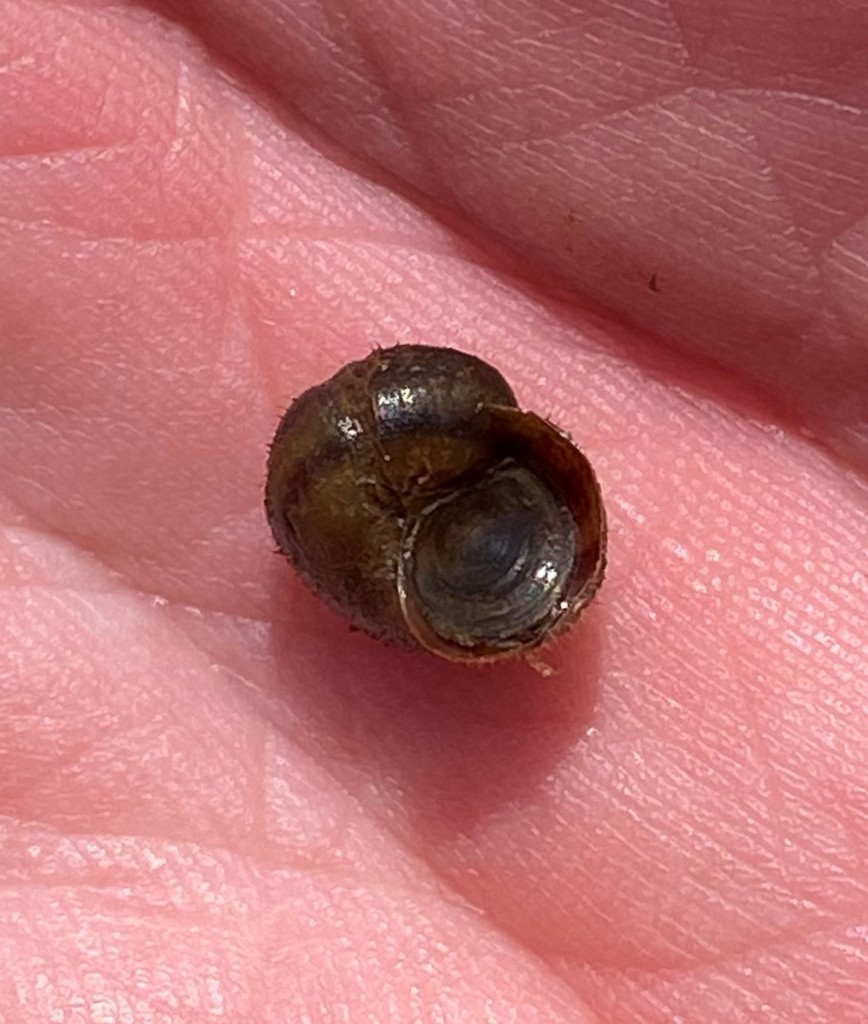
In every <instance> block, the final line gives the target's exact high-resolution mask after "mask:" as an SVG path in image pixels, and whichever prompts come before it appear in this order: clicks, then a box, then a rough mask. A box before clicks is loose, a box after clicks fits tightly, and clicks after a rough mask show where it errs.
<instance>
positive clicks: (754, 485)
mask: <svg viewBox="0 0 868 1024" xmlns="http://www.w3.org/2000/svg"><path fill="white" fill-rule="evenodd" d="M173 11H174V14H175V15H176V16H177V19H178V22H177V23H174V22H172V21H170V20H169V19H168V18H167V17H162V16H157V15H155V14H153V13H151V12H150V11H149V10H148V9H145V8H140V7H131V6H128V7H115V6H107V5H103V4H97V3H82V4H80V5H79V6H67V5H58V4H52V3H35V2H33V0H26V2H25V0H3V24H4V25H5V26H6V27H7V28H6V32H5V40H6V46H7V51H8V52H7V53H6V54H5V55H4V58H3V64H4V75H3V78H2V79H0V81H2V83H3V84H2V86H0V88H2V89H3V92H4V94H5V95H6V97H8V98H11V100H12V101H13V102H7V103H6V104H4V105H3V110H2V112H0V114H2V122H0V123H2V138H3V142H4V150H3V152H4V160H3V162H2V164H0V196H2V199H3V204H4V209H3V220H2V222H0V238H2V245H3V249H4V252H3V259H2V264H0V265H2V268H3V270H2V275H3V277H2V281H3V284H2V287H3V298H2V302H0V309H2V315H3V321H4V322H3V328H2V331H0V515H2V523H3V531H2V534H0V602H2V604H0V652H2V653H0V665H2V668H0V701H2V703H0V757H2V761H0V779H2V782H0V787H2V790H0V792H2V809H3V814H4V817H3V826H2V828H3V833H2V845H0V857H2V860H0V863H2V871H3V878H4V882H5V885H4V889H3V894H2V896H0V915H2V916H0V920H2V928H0V950H2V956H0V963H2V964H3V965H4V969H3V971H2V972H0V1008H2V1012H0V1019H3V1020H4V1021H5V1020H8V1021H14V1022H18V1021H21V1022H31V1021H33V1022H35V1021H40V1022H41V1021H46V1020H64V1021H70V1020H72V1021H79V1020H80V1021H97V1020H99V1021H126V1020H133V1021H136V1022H140V1021H142V1022H150V1021H172V1022H178V1024H188V1022H198V1021H203V1020H212V1019H214V1018H215V1017H216V1018H218V1019H219V1018H220V1017H221V1016H222V1017H223V1018H224V1019H226V1020H229V1021H244V1022H248V1021H257V1020H262V1021H269V1022H273V1021H307V1020H311V1021H314V1020H315V1021H318V1022H320V1021H321V1022H332V1021H334V1022H337V1021H353V1022H358V1021H377V1022H384V1024H385V1022H401V1024H406V1022H408V1021H415V1020H420V1021H432V1022H433V1021H449V1022H453V1021H455V1022H457V1021H461V1022H465V1021H467V1022H474V1024H475V1022H481V1021H491V1022H501V1021H515V1020H518V1021H521V1022H522V1024H527V1022H535V1021H539V1022H545V1024H558V1022H567V1021H569V1022H571V1024H578V1022H581V1024H585V1022H591V1021H596V1022H598V1024H614V1022H617V1024H630V1022H642V1024H662V1022H674V1021H679V1022H683V1024H699V1022H702V1024H708V1022H714V1024H716V1022H723V1021H726V1022H727V1024H730V1022H736V1024H741V1022H755V1021H763V1022H764V1024H803V1022H804V1024H807V1022H810V1024H822V1022H835V1024H856V1022H857V1021H861V1020H862V1019H863V1017H864V1005H865V1003H866V1000H868V952H866V935H865V917H866V881H868V871H866V863H865V854H864V850H865V848H866V838H868V795H866V782H865V764H866V753H868V742H866V733H868V718H866V713H865V712H866V703H868V652H866V636H868V630H866V619H868V607H866V606H868V601H866V576H865V572H866V566H865V561H866V559H865V551H866V543H868V525H866V489H865V468H866V464H868V449H866V444H865V422H866V411H868V410H866V405H865V403H866V391H868V389H866V387H865V380H866V363H868V355H866V347H865V343H864V337H865V324H866V322H868V317H866V302H868V299H866V296H868V287H866V283H868V282H866V277H868V270H866V267H868V261H866V251H868V249H866V232H865V223H866V221H865V216H864V210H865V206H866V203H865V199H866V196H865V193H866V189H868V175H866V173H865V167H866V161H868V121H866V115H865V106H866V102H868V77H866V75H865V74H864V70H863V69H862V68H861V66H860V61H864V52H865V47H866V42H868V23H866V21H865V14H864V11H862V10H860V9H859V8H858V7H853V8H852V9H851V8H848V7H847V6H846V5H843V4H842V5H840V6H839V8H838V9H836V10H835V11H830V10H829V7H828V5H827V4H823V5H822V6H820V5H814V6H812V7H804V8H802V9H800V10H794V9H793V5H786V6H782V5H779V4H776V3H775V2H774V0H766V3H765V4H762V3H757V2H756V0H754V2H752V3H751V4H744V5H742V4H737V3H736V0H729V2H728V3H725V4H724V3H720V4H716V5H709V4H708V2H707V0H693V3H692V4H681V5H678V6H677V7H676V6H674V5H671V6H669V7H665V8H661V7H658V6H655V5H651V4H649V5H640V4H639V3H632V4H630V5H628V6H627V7H626V8H625V7H624V6H623V5H622V6H619V5H615V4H612V5H609V4H606V3H600V4H595V5H592V7H591V8H588V9H583V10H570V9H568V8H567V7H565V6H563V5H556V4H554V3H551V2H547V3H537V4H532V5H528V6H524V7H523V6H521V5H519V4H512V5H507V6H506V7H504V6H502V5H501V6H498V7H497V8H496V10H495V9H494V8H491V9H490V10H488V9H486V7H485V5H483V6H482V7H480V8H479V9H478V10H473V11H464V12H463V13H458V14H448V13H445V12H444V11H443V9H442V8H441V7H440V6H439V5H434V4H431V5H427V4H423V5H418V4H397V3H392V4H370V3H369V4H366V5H364V9H363V11H362V12H361V13H356V12H355V11H354V9H353V8H351V7H348V6H347V5H331V6H326V7H313V6H310V5H303V4H297V5H292V4H287V3H278V2H277V0H271V2H264V0H260V2H257V3H246V4H238V3H231V2H229V0H208V2H207V3H206V2H204V0H202V2H200V3H196V2H188V3H181V2H180V0H179V2H177V3H175V4H174V6H173ZM777 12H779V13H777ZM200 40H201V41H200ZM818 54H820V55H822V58H821V59H818V58H817V55H818ZM235 62H238V64H236V63H235ZM238 65H240V66H242V67H243V68H245V69H246V71H244V73H243V75H242V78H243V81H241V82H240V83H239V82H238V81H236V80H235V77H236V75H235V73H236V72H237V71H238ZM246 75H249V76H250V77H249V78H247V77H244V76H246ZM411 341H412V342H429V343H432V342H433V343H443V344H452V345H455V346H457V347H460V348H465V349H468V350H472V351H476V352H478V353H479V354H480V355H482V356H483V357H485V358H487V359H489V360H490V361H492V362H494V363H495V364H496V365H497V366H498V367H499V368H500V369H501V370H502V371H503V372H504V373H505V375H506V376H507V377H508V379H509V380H510V382H511V383H513V384H514V385H515V387H516V390H517V392H518V393H519V397H520V399H521V401H522V403H523V404H524V405H525V406H527V407H531V408H535V409H537V410H538V411H540V412H543V413H545V414H547V415H549V416H550V417H551V418H552V419H553V420H554V421H555V422H557V423H558V424H560V425H562V426H563V427H565V428H566V429H568V430H569V431H570V432H571V433H572V434H573V435H574V436H575V438H576V440H577V441H578V443H579V444H580V445H581V446H582V447H583V448H584V449H586V450H587V451H588V453H589V455H590V457H591V459H592V461H593V463H594V466H595V467H596V469H597V471H598V473H599V476H600V479H601V483H602V485H603V488H604V494H605V497H606V501H607V508H608V511H609V516H610V571H609V576H608V579H607V581H606V583H605V585H604V587H603V590H602V591H601V594H600V596H599V597H598V598H597V600H596V601H595V603H594V605H593V607H592V609H591V610H590V611H589V612H588V614H587V616H586V618H585V620H583V622H582V623H581V624H580V625H579V626H578V627H577V629H576V630H575V631H574V632H573V633H571V634H570V635H569V636H568V637H567V638H565V639H564V640H563V641H562V642H561V643H560V644H559V645H558V646H557V648H556V649H555V653H554V655H553V657H554V658H556V660H557V667H558V669H559V671H558V672H557V673H556V674H555V675H554V676H553V677H552V678H550V679H541V678H539V677H537V676H536V675H534V674H533V673H532V672H531V671H530V670H528V669H526V668H524V667H522V666H514V667H510V668H507V669H504V668H499V667H496V668H493V669H490V670H486V671H483V672H471V671H468V670H466V669H459V668H453V667H449V666H444V665H442V664H440V663H439V662H436V661H435V660H433V659H431V658H426V657H424V656H421V655H419V656H411V655H408V654H405V653H402V652H396V651H392V650H388V649H385V648H382V647H380V646H378V645H377V644H375V643H374V642H372V641H370V640H368V639H367V638H365V637H362V636H358V635H350V634H348V632H347V629H346V627H345V625H344V624H343V623H342V622H341V621H340V620H338V619H337V618H336V617H334V616H332V615H331V613H330V612H328V611H327V610H326V609H324V608H323V607H322V606H321V605H320V604H319V603H318V602H316V601H315V600H314V599H313V598H311V596H310V595H309V594H308V593H307V592H306V591H305V589H304V588H303V586H302V585H301V584H300V583H299V582H298V581H297V580H296V579H295V578H294V576H293V575H292V573H291V571H290V570H289V569H288V567H287V566H286V565H285V564H284V563H283V562H282V561H281V560H279V559H277V558H275V557H274V555H273V554H272V553H271V541H270V537H269V534H268V530H267V526H266V524H265V521H264V516H263V512H262V507H261V495H262V484H263V474H264V459H265V444H266V443H267V441H268V439H269V438H270V436H271V433H272V430H273V428H274V425H275V424H276V422H277V419H278V417H279V416H280V414H281V412H282V410H283V408H284V407H285V406H286V404H287V403H288V401H289V400H290V398H291V397H292V396H293V395H294V394H295V393H297V392H298V391H300V390H301V389H302V388H304V387H306V386H308V385H310V384H312V383H315V382H317V381H319V380H321V379H322V378H323V377H325V376H326V375H328V374H329V373H331V372H333V371H334V370H335V369H336V368H337V367H338V366H339V365H341V364H342V363H343V362H345V361H346V360H348V359H350V358H356V357H359V356H361V355H363V354H364V353H366V352H367V351H369V350H370V349H371V348H372V347H373V346H374V345H378V344H379V345H388V344H393V343H397V342H411ZM4 1015H5V1016H4Z"/></svg>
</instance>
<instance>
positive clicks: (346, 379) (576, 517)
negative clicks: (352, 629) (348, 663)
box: [265, 345, 606, 662]
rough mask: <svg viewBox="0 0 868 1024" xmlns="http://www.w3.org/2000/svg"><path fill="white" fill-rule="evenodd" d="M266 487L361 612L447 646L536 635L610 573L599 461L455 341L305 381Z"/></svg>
mask: <svg viewBox="0 0 868 1024" xmlns="http://www.w3.org/2000/svg"><path fill="white" fill-rule="evenodd" d="M265 505H266V512H267V515H268V521H269V523H270V525H271V530H272V532H273V534H274V537H275V539H276V541H277V544H278V547H279V549H280V551H281V552H282V553H283V554H284V555H286V556H287V557H288V558H289V560H290V561H291V562H292V563H293V564H294V566H295V568H296V569H297V571H298V572H299V573H300V575H301V576H302V578H303V579H304V580H305V581H306V582H307V584H308V585H309V586H310V587H311V589H313V590H314V591H316V592H317V593H318V594H320V596H321V597H323V598H324V599H325V600H326V601H327V602H328V603H329V604H331V605H332V606H333V607H334V608H336V609H338V610H339V611H340V612H342V613H343V615H344V616H345V617H346V618H347V619H348V620H349V621H350V622H351V623H352V624H353V625H355V626H356V627H358V628H360V629H362V630H364V631H365V632H367V633H369V634H371V635H372V636H374V637H378V638H380V639H382V640H384V641H386V642H388V643H392V644H397V645H400V646H403V647H409V648H420V647H421V648H424V649H426V650H428V651H431V652H433V653H434V654H438V655H440V656H441V657H444V658H448V659H450V660H452V661H464V662H485V661H494V660H497V659H501V658H509V657H515V656H519V655H521V654H523V653H528V652H530V651H532V650H534V649H535V648H537V647H539V646H540V645H541V644H543V643H545V642H546V641H547V640H548V639H549V638H550V637H553V636H555V635H557V634H558V633H561V632H563V631H564V630H565V629H566V628H567V627H568V626H570V625H571V624H572V623H573V622H574V621H575V619H576V618H577V617H578V615H579V613H580V612H581V611H582V609H583V608H585V607H586V605H587V604H588V603H589V602H590V600H591V599H592V598H593V596H594V594H595V593H596V591H597V589H598V587H599V586H600V583H601V582H602V579H603V570H604V565H605V546H606V523H605V512H604V509H603V502H602V497H601V494H600V488H599V485H598V483H597V479H596V476H595V475H594V471H593V469H592V468H591V465H590V463H589V462H588V460H587V459H586V458H585V456H584V455H583V454H582V453H581V452H580V451H579V449H578V448H576V447H575V445H573V443H572V442H571V441H570V439H569V438H568V437H567V436H566V435H565V434H563V433H562V432H561V431H559V430H558V429H557V428H556V427H554V426H552V425H551V424H550V423H549V422H547V421H546V420H544V419H543V418H542V417H540V416H538V415H536V414H535V413H532V412H524V411H522V410H521V409H519V408H518V405H517V402H516V399H515V395H514V394H513V392H512V389H511V388H510V387H509V385H508V384H507V383H506V381H505V380H504V378H503V377H502V376H501V374H500V373H499V372H498V371H497V370H495V369H494V367H492V366H489V365H488V364H487V363H485V362H483V361H482V360H481V359H478V358H476V357H475V356H472V355H468V354H466V353H464V352H459V351H457V350H455V349H451V348H438V347H433V346H427V345H399V346H396V347H394V348H389V349H380V350H377V351H375V352H372V353H371V354H370V355H369V356H367V357H366V358H365V359H361V360H359V361H358V362H354V363H350V364H348V365H347V366H345V367H344V368H343V369H342V370H339V371H338V372H337V373H336V374H335V375H334V376H333V377H331V378H330V379H329V380H327V381H325V382H324V383H322V384H320V385H318V386H316V387H312V388H310V389H309V390H308V391H305V392H304V393H303V394H302V395H301V396H300V397H298V398H297V399H296V400H295V401H294V402H293V403H292V405H291V406H290V407H289V409H288V410H287V412H286V413H285V415H284V416H283V419H282V420H281V421H280V424H279V426H278V428H277V432H276V434H275V436H274V440H273V442H272V445H271V450H270V455H269V459H268V482H267V485H266V496H265Z"/></svg>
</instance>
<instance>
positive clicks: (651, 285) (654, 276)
mask: <svg viewBox="0 0 868 1024" xmlns="http://www.w3.org/2000/svg"><path fill="white" fill-rule="evenodd" d="M648 287H649V288H650V289H651V291H652V292H659V291H660V285H659V284H657V274H656V273H655V274H652V275H651V279H650V280H649V282H648Z"/></svg>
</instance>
